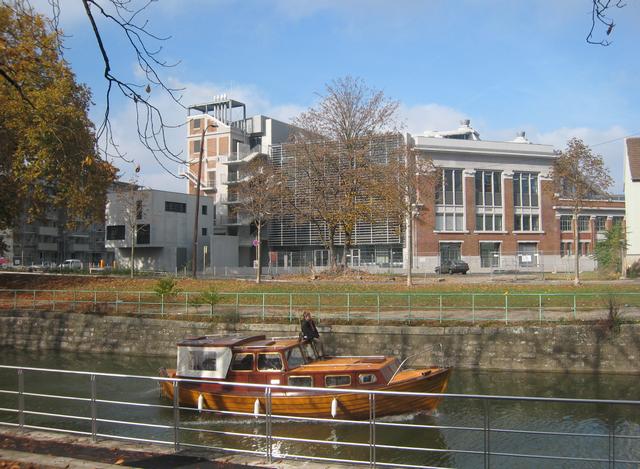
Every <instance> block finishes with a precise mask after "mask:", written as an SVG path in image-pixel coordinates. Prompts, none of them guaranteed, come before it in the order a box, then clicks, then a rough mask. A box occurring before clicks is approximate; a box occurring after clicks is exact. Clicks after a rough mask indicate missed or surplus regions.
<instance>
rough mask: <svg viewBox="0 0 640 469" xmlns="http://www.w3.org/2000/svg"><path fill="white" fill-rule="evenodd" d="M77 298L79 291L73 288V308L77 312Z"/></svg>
mask: <svg viewBox="0 0 640 469" xmlns="http://www.w3.org/2000/svg"><path fill="white" fill-rule="evenodd" d="M77 298H78V292H77V291H76V290H73V303H71V304H72V306H71V310H72V311H74V312H75V310H76V302H77Z"/></svg>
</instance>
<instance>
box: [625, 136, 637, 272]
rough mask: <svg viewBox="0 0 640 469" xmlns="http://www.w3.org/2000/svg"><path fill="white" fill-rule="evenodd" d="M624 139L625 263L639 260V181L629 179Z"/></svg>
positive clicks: (629, 263)
mask: <svg viewBox="0 0 640 469" xmlns="http://www.w3.org/2000/svg"><path fill="white" fill-rule="evenodd" d="M626 143H627V142H626V141H625V146H624V148H625V152H624V198H625V212H626V213H625V220H626V230H627V243H628V246H627V265H628V266H629V265H631V264H632V263H634V262H636V261H638V260H640V181H632V180H631V171H630V169H629V154H628V147H627V144H626Z"/></svg>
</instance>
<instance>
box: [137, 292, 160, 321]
mask: <svg viewBox="0 0 640 469" xmlns="http://www.w3.org/2000/svg"><path fill="white" fill-rule="evenodd" d="M138 305H140V302H138ZM160 316H162V317H164V293H161V294H160Z"/></svg>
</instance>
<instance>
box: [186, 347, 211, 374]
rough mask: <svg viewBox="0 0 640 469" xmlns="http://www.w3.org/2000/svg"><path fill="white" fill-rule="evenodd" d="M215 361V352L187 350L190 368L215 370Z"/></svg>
mask: <svg viewBox="0 0 640 469" xmlns="http://www.w3.org/2000/svg"><path fill="white" fill-rule="evenodd" d="M217 362H218V361H217V354H216V352H212V353H211V352H210V353H207V352H206V351H203V350H197V351H189V369H190V370H196V371H198V370H205V371H216V365H217Z"/></svg>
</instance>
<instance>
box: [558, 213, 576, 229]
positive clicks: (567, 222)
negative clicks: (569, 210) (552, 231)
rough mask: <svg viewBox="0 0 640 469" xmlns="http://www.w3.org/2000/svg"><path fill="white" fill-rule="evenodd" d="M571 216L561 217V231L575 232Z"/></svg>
mask: <svg viewBox="0 0 640 469" xmlns="http://www.w3.org/2000/svg"><path fill="white" fill-rule="evenodd" d="M572 218H573V217H572V216H571V215H561V216H560V231H573V227H572V226H571V225H572V223H571V220H572Z"/></svg>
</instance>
